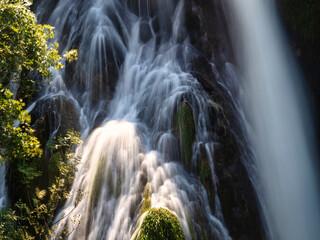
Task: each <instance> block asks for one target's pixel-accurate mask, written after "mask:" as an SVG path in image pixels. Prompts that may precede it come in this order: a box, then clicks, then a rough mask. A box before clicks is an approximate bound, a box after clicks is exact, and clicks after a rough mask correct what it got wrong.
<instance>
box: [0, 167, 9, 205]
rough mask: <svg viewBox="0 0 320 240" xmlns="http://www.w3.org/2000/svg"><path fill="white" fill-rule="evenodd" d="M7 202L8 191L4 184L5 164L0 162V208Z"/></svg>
mask: <svg viewBox="0 0 320 240" xmlns="http://www.w3.org/2000/svg"><path fill="white" fill-rule="evenodd" d="M7 204H8V193H7V186H6V166H5V165H4V164H0V209H1V208H3V207H5V206H6V205H7Z"/></svg>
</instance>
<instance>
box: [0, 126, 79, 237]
mask: <svg viewBox="0 0 320 240" xmlns="http://www.w3.org/2000/svg"><path fill="white" fill-rule="evenodd" d="M80 142H81V140H80V138H79V135H78V134H76V133H74V132H72V131H69V132H68V133H67V134H66V136H65V137H59V138H58V139H57V141H55V142H53V143H52V144H51V146H50V148H51V149H52V151H54V154H53V156H54V157H55V158H56V159H55V162H56V167H57V169H58V172H57V174H56V176H55V177H54V181H53V182H52V183H51V184H50V186H49V187H48V188H47V189H41V190H40V188H39V187H38V186H36V187H35V191H34V192H33V194H32V196H31V199H32V202H31V203H29V202H28V203H26V202H23V201H18V202H17V203H16V204H15V209H14V210H12V209H6V210H3V211H2V212H0V234H1V235H2V236H3V237H0V239H48V237H50V236H51V234H52V232H51V228H52V225H54V224H55V223H54V222H53V219H54V212H55V210H56V209H57V207H58V206H59V204H61V203H62V202H63V201H64V200H66V199H67V198H68V197H69V196H70V191H69V190H68V188H69V186H70V185H71V183H72V182H73V179H74V175H75V171H76V165H77V163H78V159H77V157H76V156H75V153H74V151H73V147H74V144H79V143H80ZM25 186H27V185H25ZM29 194H30V193H29ZM81 197H82V193H79V192H78V193H77V199H78V202H79V201H80V200H81Z"/></svg>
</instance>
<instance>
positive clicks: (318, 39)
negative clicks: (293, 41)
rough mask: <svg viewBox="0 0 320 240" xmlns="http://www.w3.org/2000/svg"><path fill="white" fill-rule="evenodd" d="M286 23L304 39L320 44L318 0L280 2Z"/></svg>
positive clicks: (282, 0)
mask: <svg viewBox="0 0 320 240" xmlns="http://www.w3.org/2000/svg"><path fill="white" fill-rule="evenodd" d="M279 3H280V7H281V10H282V12H283V14H284V17H285V19H286V21H287V22H288V23H289V24H290V26H292V27H293V29H294V30H296V31H297V32H299V33H300V34H301V36H302V37H303V38H305V39H306V40H308V41H309V42H312V43H317V44H319V43H320V29H319V24H320V2H319V1H318V0H305V1H301V0H279Z"/></svg>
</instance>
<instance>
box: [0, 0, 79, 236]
mask: <svg viewBox="0 0 320 240" xmlns="http://www.w3.org/2000/svg"><path fill="white" fill-rule="evenodd" d="M30 5H31V2H30V1H28V0H0V164H1V163H3V162H7V163H8V165H9V171H8V180H9V182H10V186H12V187H11V194H10V195H11V197H12V199H11V200H12V202H13V205H12V208H7V209H2V210H1V211H0V239H46V238H47V237H48V236H50V233H51V231H50V229H51V227H52V225H54V223H53V217H54V212H55V210H56V209H57V207H58V206H59V204H61V203H62V202H63V201H64V200H65V199H67V198H68V197H69V195H70V192H69V190H68V188H69V186H70V185H71V183H72V181H73V179H74V174H75V170H76V164H77V163H78V160H77V158H76V157H75V155H74V151H73V149H74V145H75V144H79V143H80V138H79V135H78V134H76V133H74V132H67V134H66V136H65V137H59V138H58V139H57V140H56V141H54V142H53V143H52V144H51V145H50V146H48V147H49V149H51V151H52V157H51V159H50V170H51V171H50V170H49V178H50V181H49V185H46V186H44V184H43V183H42V181H39V180H41V178H43V173H42V167H41V166H42V164H41V162H42V161H43V158H42V152H43V150H42V149H41V145H40V142H39V141H38V139H37V138H36V137H35V136H34V135H33V133H34V130H33V129H32V128H31V127H30V122H31V118H30V116H29V115H28V113H27V111H24V110H23V108H24V106H25V104H24V103H23V101H22V100H20V99H19V100H15V99H14V98H13V94H12V93H11V92H10V91H9V90H8V88H9V87H10V86H12V85H15V84H17V85H18V86H19V90H18V91H19V96H23V97H24V98H27V97H31V96H32V94H33V93H34V85H35V81H34V80H35V79H36V77H35V76H37V79H38V80H37V82H36V83H37V84H41V82H42V79H44V78H48V77H50V76H51V72H50V70H49V68H50V67H54V68H57V69H60V68H62V67H63V65H62V63H61V61H62V60H63V59H66V60H68V61H73V60H77V54H78V53H77V50H70V51H69V52H66V53H65V55H64V58H61V57H60V55H59V54H58V50H57V49H58V43H51V44H49V45H48V41H49V40H50V39H52V38H53V37H54V30H53V27H51V26H49V25H41V24H37V20H36V17H35V15H34V13H32V12H31V11H30V9H29V7H30ZM82 195H83V194H82V193H81V192H78V193H77V199H78V201H77V202H79V201H80V200H81V197H82Z"/></svg>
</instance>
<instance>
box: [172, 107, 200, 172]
mask: <svg viewBox="0 0 320 240" xmlns="http://www.w3.org/2000/svg"><path fill="white" fill-rule="evenodd" d="M174 120H175V132H176V135H177V136H178V137H179V139H180V146H181V151H182V153H183V158H184V163H185V164H186V166H187V167H188V168H190V167H191V160H192V146H193V142H194V140H195V136H196V129H195V123H194V119H193V114H192V111H191V109H190V107H189V106H188V105H187V104H186V103H182V104H181V106H180V107H179V108H178V110H177V113H176V115H175V119H174Z"/></svg>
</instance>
